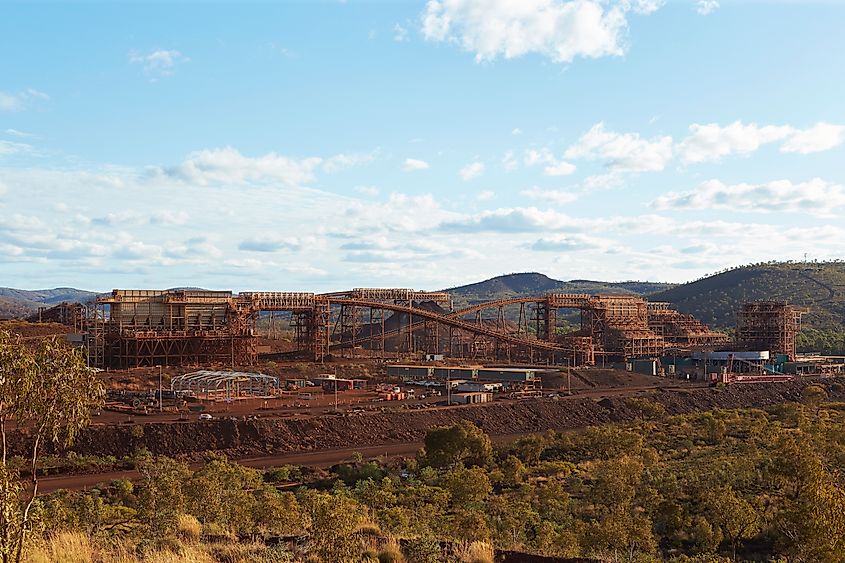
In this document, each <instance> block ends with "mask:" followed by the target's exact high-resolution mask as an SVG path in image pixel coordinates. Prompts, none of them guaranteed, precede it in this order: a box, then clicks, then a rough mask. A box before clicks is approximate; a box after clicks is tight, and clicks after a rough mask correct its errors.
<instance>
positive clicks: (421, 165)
mask: <svg viewBox="0 0 845 563" xmlns="http://www.w3.org/2000/svg"><path fill="white" fill-rule="evenodd" d="M427 168H431V166H430V165H429V164H428V163H427V162H426V161H424V160H418V159H416V158H406V159H405V164H403V165H402V169H403V170H404V171H405V172H413V171H415V170H426V169H427Z"/></svg>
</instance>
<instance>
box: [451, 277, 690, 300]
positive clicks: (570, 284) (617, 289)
mask: <svg viewBox="0 0 845 563" xmlns="http://www.w3.org/2000/svg"><path fill="white" fill-rule="evenodd" d="M672 287H674V284H669V283H658V282H639V281H626V282H602V281H592V280H572V281H561V280H556V279H552V278H550V277H548V276H546V275H544V274H540V273H537V272H526V273H520V274H507V275H503V276H497V277H495V278H490V279H489V280H485V281H482V282H478V283H473V284H469V285H462V286H459V287H453V288H451V289H447V290H445V291H447V292H448V293H450V294H451V295H452V298H453V300H454V302H455V307H456V308H460V307H463V306H465V305H471V304H473V303H481V302H483V301H494V300H497V299H507V298H510V297H519V296H533V295H543V294H544V293H548V292H551V291H560V292H564V293H620V294H631V295H644V294H647V293H654V292H657V291H661V290H665V289H669V288H672Z"/></svg>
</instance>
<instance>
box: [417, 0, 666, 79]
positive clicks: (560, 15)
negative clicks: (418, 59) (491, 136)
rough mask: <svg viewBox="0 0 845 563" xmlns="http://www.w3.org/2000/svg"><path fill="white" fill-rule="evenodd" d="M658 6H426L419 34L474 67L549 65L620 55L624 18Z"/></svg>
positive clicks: (487, 2) (532, 1)
mask: <svg viewBox="0 0 845 563" xmlns="http://www.w3.org/2000/svg"><path fill="white" fill-rule="evenodd" d="M662 3H663V2H662V0H609V1H605V0H571V1H570V0H520V1H519V2H514V1H513V0H429V2H428V4H427V5H426V8H425V11H424V13H423V14H422V32H423V35H424V37H425V38H426V39H427V40H429V41H449V42H454V43H457V44H459V45H460V46H461V47H462V48H463V49H464V50H466V51H469V52H472V53H474V54H475V59H476V61H488V60H493V59H495V58H497V57H499V56H502V57H504V58H506V59H513V58H516V57H521V56H523V55H526V54H529V53H537V54H540V55H543V56H545V57H548V58H550V59H551V60H552V61H554V62H558V63H568V62H571V61H572V60H573V59H575V58H576V57H586V58H598V57H605V56H610V55H616V56H618V55H622V54H624V53H625V50H626V45H625V31H626V29H627V25H628V20H627V17H628V14H629V12H632V11H633V12H636V13H641V14H648V13H651V12H653V11H655V10H656V9H658V8H659V7H660V6H661V5H662Z"/></svg>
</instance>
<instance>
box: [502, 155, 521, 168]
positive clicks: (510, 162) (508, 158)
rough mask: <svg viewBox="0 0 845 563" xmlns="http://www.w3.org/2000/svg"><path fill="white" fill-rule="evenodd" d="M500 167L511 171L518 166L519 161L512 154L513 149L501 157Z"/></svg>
mask: <svg viewBox="0 0 845 563" xmlns="http://www.w3.org/2000/svg"><path fill="white" fill-rule="evenodd" d="M502 167H503V168H504V169H505V170H507V171H508V172H511V171H513V170H516V169H517V168H518V167H519V161H517V160H516V158H515V157H514V155H513V151H507V152H506V153H505V156H503V157H502Z"/></svg>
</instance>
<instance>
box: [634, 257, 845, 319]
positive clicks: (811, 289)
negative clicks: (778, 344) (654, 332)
mask: <svg viewBox="0 0 845 563" xmlns="http://www.w3.org/2000/svg"><path fill="white" fill-rule="evenodd" d="M647 297H648V299H649V300H651V301H668V302H669V303H672V304H674V305H675V306H676V307H677V308H678V310H680V311H681V312H684V313H690V314H692V315H694V316H696V317H698V318H699V319H701V320H702V321H704V322H705V323H708V324H710V325H711V326H715V327H733V326H735V324H736V312H737V310H738V309H739V308H740V307H741V306H742V304H743V303H745V302H747V301H764V300H770V301H786V302H787V303H790V304H792V305H798V306H802V307H807V308H808V309H809V313H808V314H807V315H805V316H804V326H806V327H809V328H814V329H818V330H835V331H842V330H843V329H845V326H843V325H845V262H804V263H798V262H776V263H765V264H753V265H750V266H743V267H740V268H735V269H732V270H728V271H725V272H720V273H717V274H714V275H712V276H708V277H706V278H702V279H700V280H696V281H693V282H689V283H685V284H682V285H678V286H675V287H672V288H669V289H665V290H662V291H658V292H655V293H652V294H650V295H648V296H647Z"/></svg>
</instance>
